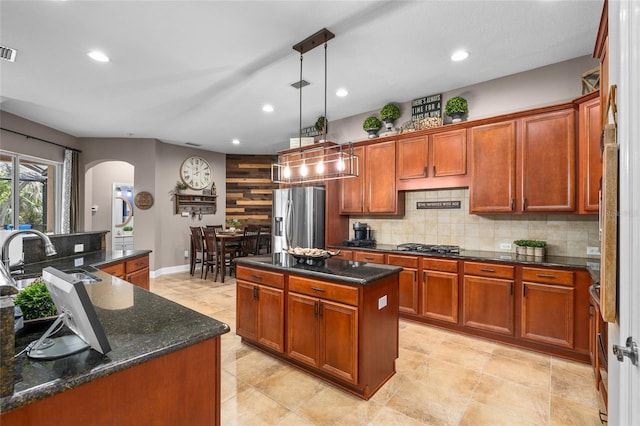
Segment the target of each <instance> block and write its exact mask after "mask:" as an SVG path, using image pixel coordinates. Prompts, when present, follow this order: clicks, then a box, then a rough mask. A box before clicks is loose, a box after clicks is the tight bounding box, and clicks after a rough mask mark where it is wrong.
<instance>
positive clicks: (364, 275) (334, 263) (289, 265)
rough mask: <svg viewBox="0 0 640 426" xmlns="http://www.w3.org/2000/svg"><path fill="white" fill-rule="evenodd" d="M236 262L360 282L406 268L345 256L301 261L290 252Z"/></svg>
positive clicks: (345, 281)
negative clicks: (318, 260)
mask: <svg viewBox="0 0 640 426" xmlns="http://www.w3.org/2000/svg"><path fill="white" fill-rule="evenodd" d="M235 262H236V263H237V264H239V265H246V266H257V267H260V268H263V269H270V270H273V271H279V272H287V273H292V274H296V275H301V276H308V277H311V278H317V279H321V280H330V281H335V282H341V283H345V284H356V285H366V284H370V283H373V282H375V281H378V280H380V279H382V278H385V277H388V276H391V275H393V274H397V273H398V272H400V271H402V268H401V267H398V266H390V265H380V264H376V263H366V262H353V261H350V260H342V259H327V260H325V261H323V262H319V263H311V264H309V263H300V262H298V261H297V260H296V259H295V258H294V257H293V256H291V255H290V254H286V253H274V254H272V255H270V256H255V257H240V258H237V259H236V260H235Z"/></svg>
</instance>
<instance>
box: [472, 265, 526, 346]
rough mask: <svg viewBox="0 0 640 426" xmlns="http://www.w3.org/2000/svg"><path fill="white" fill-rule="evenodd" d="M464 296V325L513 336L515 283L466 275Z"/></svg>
mask: <svg viewBox="0 0 640 426" xmlns="http://www.w3.org/2000/svg"><path fill="white" fill-rule="evenodd" d="M462 292H463V296H462V297H463V305H462V323H463V325H465V326H467V327H471V328H477V329H480V330H486V331H491V332H494V333H500V334H505V335H509V336H513V334H514V327H513V326H514V302H513V300H514V299H513V281H511V280H504V279H497V278H485V277H476V276H473V275H465V276H464V285H463V290H462Z"/></svg>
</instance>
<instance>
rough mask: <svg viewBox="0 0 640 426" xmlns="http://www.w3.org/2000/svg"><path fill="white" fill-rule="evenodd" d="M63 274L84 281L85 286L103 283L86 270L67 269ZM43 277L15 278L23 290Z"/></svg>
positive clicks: (22, 276) (31, 275)
mask: <svg viewBox="0 0 640 426" xmlns="http://www.w3.org/2000/svg"><path fill="white" fill-rule="evenodd" d="M62 272H64V273H65V274H67V275H71V276H72V277H73V279H74V280H75V281H82V283H83V284H91V283H97V282H99V281H102V279H100V278H98V277H96V276H95V275H93V274H92V273H91V272H88V271H85V270H84V269H67V270H65V271H62ZM41 277H42V275H41V274H29V275H18V276H17V277H14V281H15V283H16V287H18V289H20V290H22V289H23V288H25V287H26V286H28V285H29V284H31V283H32V282H34V281H36V280H37V279H40V278H41Z"/></svg>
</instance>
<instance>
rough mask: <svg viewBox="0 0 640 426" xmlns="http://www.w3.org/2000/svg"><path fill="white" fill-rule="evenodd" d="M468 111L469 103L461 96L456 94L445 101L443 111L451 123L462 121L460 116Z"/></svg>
mask: <svg viewBox="0 0 640 426" xmlns="http://www.w3.org/2000/svg"><path fill="white" fill-rule="evenodd" d="M467 111H469V104H468V103H467V100H466V99H465V98H463V97H460V96H456V97H453V98H451V99H449V100H448V101H447V105H446V106H445V109H444V112H445V113H446V114H447V115H448V116H449V117H451V122H452V123H458V122H460V121H462V116H463V115H464V114H466V112H467Z"/></svg>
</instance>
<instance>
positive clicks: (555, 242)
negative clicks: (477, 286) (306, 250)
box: [349, 188, 600, 257]
mask: <svg viewBox="0 0 640 426" xmlns="http://www.w3.org/2000/svg"><path fill="white" fill-rule="evenodd" d="M405 196H406V199H405V203H406V205H405V212H406V213H405V216H404V217H403V218H391V217H385V218H379V217H373V216H367V217H362V216H358V217H351V218H350V221H349V230H350V236H349V237H350V238H352V237H353V230H352V229H353V228H352V225H353V222H356V221H359V222H366V223H367V224H368V225H369V226H370V227H371V229H372V231H373V237H374V238H375V239H376V240H377V242H378V244H401V243H426V244H453V245H459V246H460V247H462V248H463V249H466V250H487V251H512V252H513V251H515V247H514V246H513V241H514V240H521V239H528V240H545V241H546V242H547V254H549V255H553V256H572V257H588V256H587V254H586V253H587V247H589V246H593V247H599V246H600V241H599V239H598V217H597V215H575V214H548V215H545V214H522V215H509V214H501V215H482V216H479V215H473V214H469V189H467V188H461V189H452V190H437V191H410V192H407V193H406V195H405ZM419 201H460V204H461V207H460V208H459V209H421V210H418V209H417V208H416V203H417V202H419ZM502 243H510V244H512V249H511V250H502V249H500V245H501V244H502Z"/></svg>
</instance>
